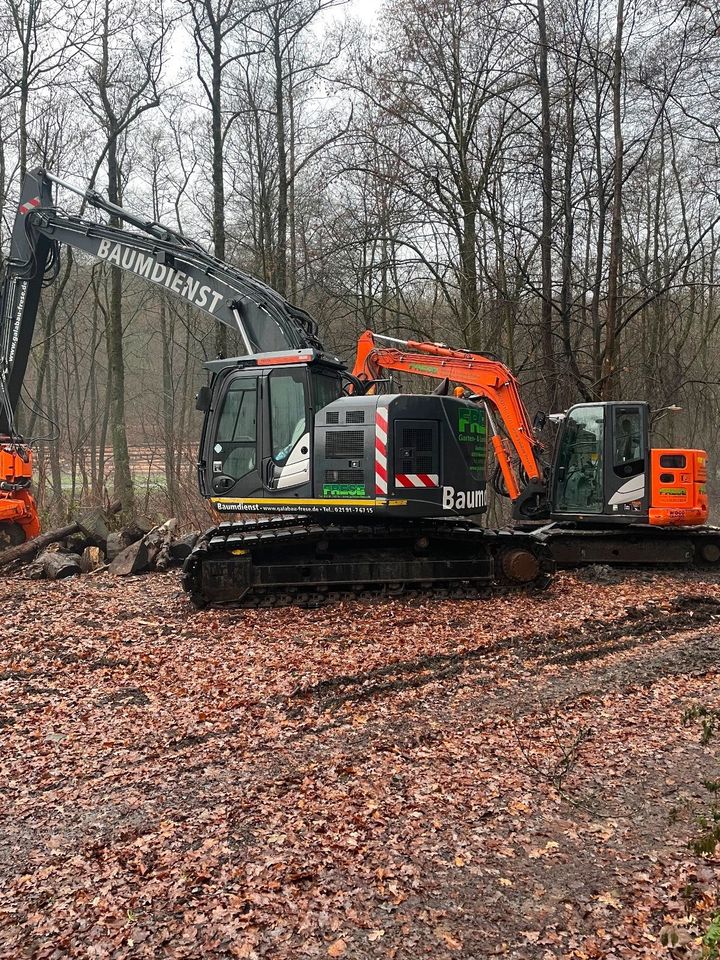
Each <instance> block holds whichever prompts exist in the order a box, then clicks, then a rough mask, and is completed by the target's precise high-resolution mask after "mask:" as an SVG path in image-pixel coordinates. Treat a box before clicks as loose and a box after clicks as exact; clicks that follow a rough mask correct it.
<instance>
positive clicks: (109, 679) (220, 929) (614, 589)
mask: <svg viewBox="0 0 720 960" xmlns="http://www.w3.org/2000/svg"><path fill="white" fill-rule="evenodd" d="M0 598H2V600H3V608H4V610H5V611H6V615H5V637H6V639H5V641H4V650H3V663H2V665H1V666H0V737H1V738H2V757H3V766H2V778H1V780H0V789H2V798H3V799H2V803H3V817H2V818H1V819H0V956H2V957H6V958H13V960H15V958H24V957H27V958H30V957H32V958H37V960H61V958H66V957H78V958H79V957H82V958H89V957H98V958H103V960H105V958H126V957H128V958H130V957H132V958H135V957H138V958H155V957H170V958H188V960H195V958H198V957H211V958H224V957H236V958H237V957H240V958H251V960H256V958H263V957H272V958H305V957H310V958H311V957H320V958H322V957H345V958H347V960H356V958H375V957H378V958H385V957H387V958H398V960H400V958H408V960H410V958H413V960H414V958H421V957H427V958H438V957H440V958H441V957H467V958H478V960H479V958H484V957H493V956H506V957H515V958H518V960H520V958H522V960H526V958H527V960H535V958H537V960H548V958H556V957H558V958H560V957H566V958H575V960H588V958H600V957H603V958H605V957H606V958H638V957H639V958H643V957H646V958H650V957H659V956H668V957H670V956H673V954H671V953H668V948H667V947H666V946H664V945H663V943H662V942H661V941H662V939H663V938H664V939H665V940H668V942H669V939H668V938H670V939H672V937H670V934H669V933H668V931H669V930H670V931H675V932H676V933H673V937H675V936H676V941H675V945H676V946H678V945H679V946H680V947H681V948H682V950H684V951H685V954H684V955H685V956H688V957H689V956H692V955H693V954H692V951H693V950H694V951H695V952H696V953H697V950H698V947H697V938H698V935H699V931H700V929H701V926H702V922H703V918H705V917H707V916H709V915H711V914H712V913H713V911H714V910H715V909H716V907H717V902H716V894H715V892H716V890H717V879H718V869H717V865H716V862H715V861H714V860H713V859H712V858H709V859H708V860H706V861H701V860H698V859H697V858H696V857H694V856H693V855H692V854H691V852H690V850H689V848H688V846H687V842H688V840H689V839H690V837H691V836H692V835H693V832H694V830H695V820H696V817H697V815H698V813H699V812H700V811H701V808H702V803H703V799H704V796H703V788H702V785H701V781H702V779H703V778H707V777H708V776H712V775H713V772H714V771H711V770H710V769H708V770H707V773H705V770H706V768H707V767H708V765H711V764H712V763H713V760H712V756H713V753H712V750H708V749H707V748H702V747H700V746H699V744H698V742H697V736H696V735H695V732H694V731H693V730H692V729H689V728H687V727H685V726H683V724H682V714H683V710H684V709H685V708H686V707H687V706H688V705H689V704H691V703H694V702H703V703H707V704H709V705H714V706H717V705H718V703H719V702H720V688H719V687H718V677H717V650H718V648H719V647H720V605H719V604H718V601H720V587H719V586H718V585H716V584H715V583H713V582H712V580H711V579H710V578H709V577H707V576H706V577H705V578H704V579H703V578H698V577H694V578H693V577H692V576H690V575H678V574H676V575H673V576H668V575H665V574H664V575H661V576H657V577H654V578H653V577H649V576H647V575H643V576H639V575H628V576H626V577H625V578H623V579H621V580H620V582H618V583H613V584H606V585H601V584H597V583H593V582H592V581H591V580H588V579H586V578H585V579H580V578H576V577H572V576H568V575H563V576H561V577H559V578H558V580H557V582H556V583H555V584H554V585H553V587H552V588H551V590H550V591H549V592H548V593H547V594H545V595H542V596H537V595H533V596H523V595H522V594H519V595H516V596H504V597H499V598H495V599H492V600H489V601H487V602H485V603H474V602H468V601H457V602H453V601H447V602H442V603H431V602H427V603H425V602H418V601H416V600H412V599H407V600H403V599H397V600H393V601H385V602H378V603H375V604H373V605H365V604H363V603H361V602H358V601H346V602H343V603H341V604H338V605H336V606H331V607H328V608H325V609H321V610H318V611H303V610H297V609H286V610H276V611H249V612H240V611H237V612H233V611H213V610H210V611H205V612H203V613H197V612H194V611H193V610H192V609H191V608H190V607H189V605H188V604H187V602H186V600H185V598H184V596H183V595H182V593H181V591H180V590H179V586H178V583H177V581H176V579H175V578H174V577H167V576H165V577H162V576H149V577H145V578H142V579H130V580H128V581H123V582H122V584H118V581H117V580H114V579H111V578H109V577H106V576H103V575H100V576H98V577H94V578H92V579H86V580H84V581H82V582H79V581H75V582H73V581H66V582H65V583H60V584H54V585H48V584H44V583H30V582H26V581H22V580H6V581H5V582H4V583H3V584H2V585H0ZM678 931H679V932H678ZM674 955H676V956H680V954H678V953H676V954H674Z"/></svg>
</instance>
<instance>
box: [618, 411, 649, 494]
mask: <svg viewBox="0 0 720 960" xmlns="http://www.w3.org/2000/svg"><path fill="white" fill-rule="evenodd" d="M613 418H614V430H613V437H614V451H613V470H614V472H615V475H616V476H618V477H636V476H638V475H639V474H641V473H642V472H643V471H644V469H645V449H644V448H645V444H644V442H643V425H642V415H641V412H640V410H639V409H638V408H637V407H615V408H614V410H613Z"/></svg>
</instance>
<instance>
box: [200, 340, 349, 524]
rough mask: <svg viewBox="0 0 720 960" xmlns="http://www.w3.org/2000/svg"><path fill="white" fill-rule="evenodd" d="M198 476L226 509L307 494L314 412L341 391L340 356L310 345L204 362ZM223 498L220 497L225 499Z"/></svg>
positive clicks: (208, 493) (207, 492) (269, 504)
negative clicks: (208, 380) (206, 374)
mask: <svg viewBox="0 0 720 960" xmlns="http://www.w3.org/2000/svg"><path fill="white" fill-rule="evenodd" d="M207 367H208V368H209V370H210V372H211V374H212V385H211V388H210V390H209V392H207V393H205V392H201V394H199V396H198V400H199V403H198V405H199V407H200V408H201V409H204V410H205V423H204V427H203V436H202V439H201V448H200V449H201V456H200V460H199V479H200V485H201V489H202V492H203V494H204V495H205V496H208V497H211V498H212V499H213V501H214V505H215V507H216V508H217V509H218V510H220V511H221V512H222V511H223V510H228V511H229V512H232V510H233V509H234V508H235V507H234V504H233V501H237V500H242V501H244V509H246V510H248V509H249V510H252V509H253V507H254V508H255V509H258V510H259V509H261V507H272V506H276V505H278V504H275V503H273V501H274V500H282V501H283V502H285V501H286V500H287V499H297V498H309V497H312V470H311V463H312V448H313V444H312V434H313V424H314V420H315V413H316V412H317V411H318V410H320V409H322V408H323V407H325V406H327V404H329V403H331V402H332V401H333V400H337V399H338V398H339V397H341V396H342V394H343V383H342V370H343V369H344V368H343V366H342V364H340V362H339V361H335V360H330V359H328V358H317V357H316V356H315V352H314V351H311V350H307V351H297V352H295V353H293V354H284V355H278V354H272V353H271V354H264V355H262V356H255V357H242V358H239V359H237V360H217V361H212V362H210V363H208V364H207ZM226 501H227V502H226Z"/></svg>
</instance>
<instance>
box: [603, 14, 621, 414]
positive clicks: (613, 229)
mask: <svg viewBox="0 0 720 960" xmlns="http://www.w3.org/2000/svg"><path fill="white" fill-rule="evenodd" d="M624 16H625V7H624V0H618V5H617V21H616V29H615V47H614V51H613V75H612V93H613V137H614V141H615V160H614V163H613V199H612V219H611V223H610V263H609V266H608V300H607V317H606V319H605V347H604V350H603V361H602V378H601V384H600V399H601V400H610V399H611V398H612V395H613V387H614V382H613V380H614V378H613V374H614V371H615V349H616V339H617V329H618V326H619V323H620V295H619V280H620V261H621V257H622V185H623V184H622V180H623V138H622V116H621V96H622V43H623V25H624Z"/></svg>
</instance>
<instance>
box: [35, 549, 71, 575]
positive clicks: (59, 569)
mask: <svg viewBox="0 0 720 960" xmlns="http://www.w3.org/2000/svg"><path fill="white" fill-rule="evenodd" d="M39 564H42V569H43V573H44V574H45V576H46V577H47V578H48V580H65V578H66V577H74V576H75V575H76V574H78V573H80V572H81V565H80V564H81V560H80V557H79V556H78V555H77V554H76V553H59V552H58V551H55V550H53V551H52V552H50V551H46V552H45V553H44V554H43V555H42V557H40V558H39Z"/></svg>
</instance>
